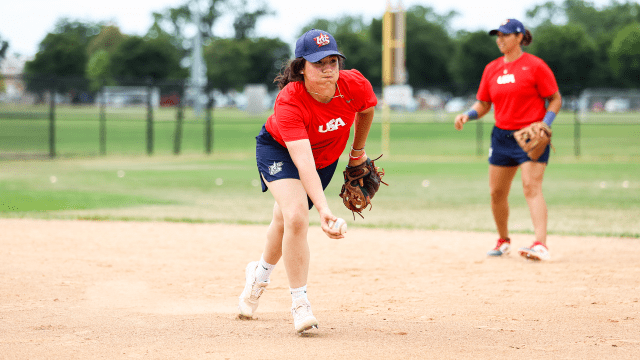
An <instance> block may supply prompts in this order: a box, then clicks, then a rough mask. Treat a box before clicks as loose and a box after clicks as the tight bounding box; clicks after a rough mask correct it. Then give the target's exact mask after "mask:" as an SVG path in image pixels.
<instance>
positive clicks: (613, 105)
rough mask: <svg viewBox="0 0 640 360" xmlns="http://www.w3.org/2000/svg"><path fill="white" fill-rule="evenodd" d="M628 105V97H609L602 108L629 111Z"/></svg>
mask: <svg viewBox="0 0 640 360" xmlns="http://www.w3.org/2000/svg"><path fill="white" fill-rule="evenodd" d="M630 105H631V102H630V101H629V99H622V98H611V99H609V100H607V102H605V103H604V110H605V111H606V112H624V111H629V107H630Z"/></svg>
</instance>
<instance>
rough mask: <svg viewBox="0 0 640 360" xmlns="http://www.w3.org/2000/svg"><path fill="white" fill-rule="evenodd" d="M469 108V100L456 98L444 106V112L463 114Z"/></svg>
mask: <svg viewBox="0 0 640 360" xmlns="http://www.w3.org/2000/svg"><path fill="white" fill-rule="evenodd" d="M466 107H467V99H466V98H462V97H455V98H453V99H451V100H449V101H448V102H447V103H446V104H445V105H444V111H446V112H450V113H453V112H461V111H463V110H464V109H465V108H466Z"/></svg>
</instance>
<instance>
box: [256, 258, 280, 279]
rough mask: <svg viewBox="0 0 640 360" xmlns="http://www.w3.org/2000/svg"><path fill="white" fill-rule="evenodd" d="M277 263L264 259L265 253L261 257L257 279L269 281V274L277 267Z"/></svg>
mask: <svg viewBox="0 0 640 360" xmlns="http://www.w3.org/2000/svg"><path fill="white" fill-rule="evenodd" d="M275 267H276V266H275V265H271V264H269V263H267V262H266V261H264V255H263V256H262V257H261V258H260V263H259V264H258V269H257V270H256V279H257V281H261V282H269V276H271V272H272V271H273V269H274V268H275Z"/></svg>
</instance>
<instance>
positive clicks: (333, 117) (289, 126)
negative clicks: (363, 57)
mask: <svg viewBox="0 0 640 360" xmlns="http://www.w3.org/2000/svg"><path fill="white" fill-rule="evenodd" d="M341 94H342V97H335V98H333V99H331V101H330V102H328V103H326V104H324V103H321V102H319V101H317V100H316V99H314V98H313V97H311V95H310V94H309V93H308V92H307V90H306V89H305V87H304V83H303V82H301V81H296V82H290V83H289V84H287V86H285V87H284V88H283V89H282V90H281V91H280V93H279V94H278V97H277V98H276V102H275V105H274V112H273V114H272V115H271V116H269V119H268V120H267V123H266V129H267V131H268V132H269V134H271V136H272V137H273V138H274V139H275V140H276V141H277V142H278V143H280V144H281V145H282V146H285V147H286V144H285V142H287V141H295V140H302V139H309V142H310V143H311V150H312V152H313V158H314V159H315V162H316V169H322V168H324V167H327V166H329V165H331V164H333V163H334V162H335V161H336V160H338V158H339V157H340V154H342V152H343V151H344V149H345V147H346V146H347V141H349V133H350V131H351V126H352V125H353V122H354V121H355V115H356V113H358V112H361V111H364V110H366V109H368V108H370V107H372V106H375V105H376V104H377V103H378V99H377V98H376V95H375V94H374V92H373V88H372V87H371V83H370V82H369V80H367V79H366V78H365V77H364V76H362V74H361V73H360V72H359V71H358V70H341V71H340V75H339V77H338V86H337V87H336V93H335V95H334V96H339V95H341Z"/></svg>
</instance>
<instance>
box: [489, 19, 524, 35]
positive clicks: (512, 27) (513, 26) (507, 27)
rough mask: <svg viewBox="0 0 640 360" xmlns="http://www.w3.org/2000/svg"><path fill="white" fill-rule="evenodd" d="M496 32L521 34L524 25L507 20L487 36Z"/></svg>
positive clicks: (514, 20) (516, 21)
mask: <svg viewBox="0 0 640 360" xmlns="http://www.w3.org/2000/svg"><path fill="white" fill-rule="evenodd" d="M498 31H499V32H501V33H503V34H513V33H523V32H524V25H522V23H521V22H520V21H518V20H516V19H507V20H505V21H504V22H503V23H502V24H500V27H499V28H497V29H495V30H491V31H489V35H496V34H497V33H498Z"/></svg>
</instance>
